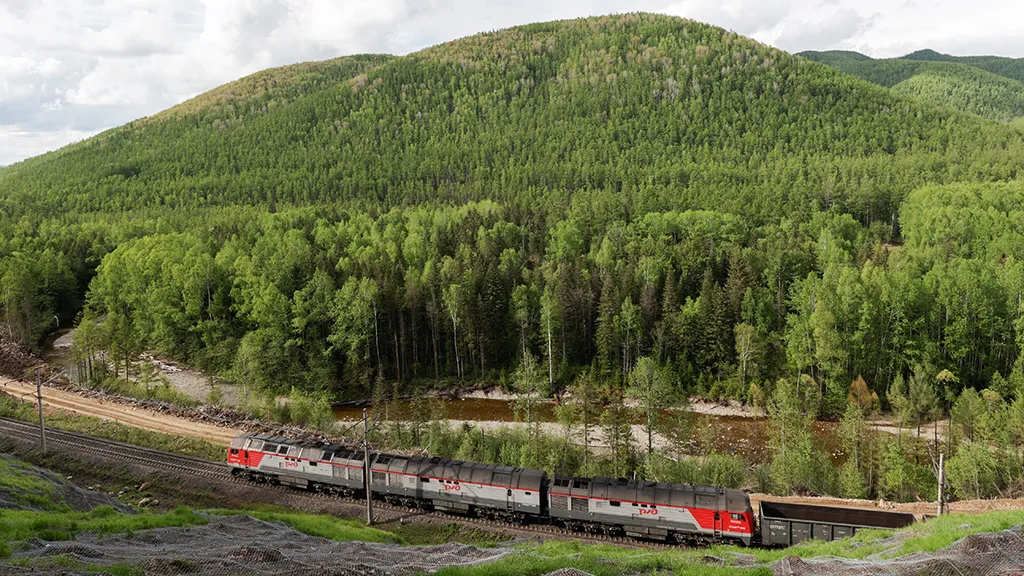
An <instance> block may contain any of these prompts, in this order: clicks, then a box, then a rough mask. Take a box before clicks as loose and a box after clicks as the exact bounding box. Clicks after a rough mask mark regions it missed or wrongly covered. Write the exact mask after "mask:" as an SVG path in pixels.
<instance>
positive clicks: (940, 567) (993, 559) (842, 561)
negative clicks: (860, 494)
mask: <svg viewBox="0 0 1024 576" xmlns="http://www.w3.org/2000/svg"><path fill="white" fill-rule="evenodd" d="M896 536H899V534H897V535H896ZM891 555H892V554H891V553H886V552H882V553H880V554H876V555H874V556H869V557H867V558H866V559H864V560H850V559H848V558H836V557H818V558H807V559H801V558H798V557H795V556H791V557H788V558H784V559H782V560H779V561H778V562H776V563H775V564H773V565H772V569H773V570H774V571H775V574H779V575H794V576H818V575H820V576H853V575H861V574H865V575H866V574H871V575H876V574H877V575H895V576H904V575H906V576H910V575H917V574H929V575H935V576H965V575H967V574H986V575H988V574H1006V575H1010V574H1014V575H1020V574H1024V524H1021V525H1019V526H1016V527H1014V528H1011V529H1009V530H1004V531H1002V532H995V533H991V534H973V535H970V536H965V537H964V538H962V539H960V540H958V541H957V542H955V543H953V544H951V545H950V546H947V547H946V548H943V549H941V550H938V551H936V552H915V553H913V554H908V555H906V556H900V557H899V558H892V559H890V558H889V556H891Z"/></svg>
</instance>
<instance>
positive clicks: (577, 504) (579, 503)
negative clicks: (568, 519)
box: [572, 498, 588, 512]
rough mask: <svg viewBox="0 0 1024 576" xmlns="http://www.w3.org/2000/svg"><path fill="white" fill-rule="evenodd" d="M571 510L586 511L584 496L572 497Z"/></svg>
mask: <svg viewBox="0 0 1024 576" xmlns="http://www.w3.org/2000/svg"><path fill="white" fill-rule="evenodd" d="M572 511H573V512H587V511H588V507H587V499H586V498H573V499H572Z"/></svg>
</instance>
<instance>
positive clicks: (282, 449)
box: [277, 446, 288, 454]
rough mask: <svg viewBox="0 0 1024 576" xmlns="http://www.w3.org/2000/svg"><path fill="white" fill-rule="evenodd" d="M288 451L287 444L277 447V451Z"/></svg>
mask: <svg viewBox="0 0 1024 576" xmlns="http://www.w3.org/2000/svg"><path fill="white" fill-rule="evenodd" d="M287 452H288V447H287V446H281V447H280V448H278V449H277V453H278V454H285V453H287Z"/></svg>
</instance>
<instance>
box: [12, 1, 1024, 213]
mask: <svg viewBox="0 0 1024 576" xmlns="http://www.w3.org/2000/svg"><path fill="white" fill-rule="evenodd" d="M312 74H317V72H313V73H312ZM296 85H298V84H296ZM318 86H323V88H322V89H315V90H311V91H308V92H305V93H302V94H301V95H300V96H298V97H297V98H295V99H294V100H291V101H286V102H283V103H281V104H280V105H277V106H274V107H273V108H271V107H270V106H269V105H268V104H269V103H268V102H265V101H264V98H257V99H255V100H251V101H250V102H251V103H250V104H248V105H241V104H232V105H225V106H212V107H208V108H203V109H202V110H203V111H202V112H200V113H196V114H185V115H184V116H180V117H179V113H180V112H178V113H172V114H168V115H165V116H163V117H159V118H157V119H153V120H145V121H141V122H135V123H132V124H129V125H127V126H125V127H123V128H120V129H116V130H112V131H109V132H107V133H105V134H103V135H101V136H100V137H97V138H95V139H92V140H90V141H87V142H85V143H82V144H80V145H78V146H76V147H73V148H72V149H69V150H67V151H66V152H64V153H57V154H55V155H53V158H52V159H49V158H48V159H47V161H45V162H37V163H35V164H34V169H33V170H27V169H26V170H19V171H18V174H17V176H15V177H11V178H8V179H5V180H4V185H5V186H6V188H7V190H8V192H7V194H5V198H6V200H7V202H8V206H9V209H10V210H12V211H18V210H20V209H22V208H21V207H25V206H33V205H35V206H40V207H43V206H56V207H60V208H61V209H72V210H78V211H83V210H84V211H90V210H108V211H109V210H123V209H133V208H144V207H152V206H160V205H165V204H172V205H177V206H181V205H195V204H202V205H211V204H212V205H226V204H233V203H247V204H248V203H256V204H263V203H268V202H275V203H277V202H284V203H288V204H306V203H320V202H333V201H348V200H354V199H359V200H367V201H381V200H383V201H386V202H388V203H392V204H393V203H407V202H419V201H423V200H434V199H454V198H462V199H464V198H477V199H483V198H492V199H497V198H509V197H510V195H514V194H517V193H518V192H519V191H520V190H526V189H534V188H535V189H544V190H565V191H572V190H575V189H580V188H591V189H603V188H612V189H615V190H632V191H634V192H633V193H632V194H633V195H636V194H639V198H652V201H656V202H662V201H663V199H665V198H669V197H671V198H674V199H675V200H673V202H671V205H673V206H678V207H688V208H702V207H715V208H725V209H728V210H734V211H746V212H749V213H751V214H758V215H765V214H766V212H773V211H774V212H775V214H781V213H784V212H785V211H788V210H790V209H792V208H793V207H795V206H808V205H814V204H818V203H820V202H822V201H823V200H822V197H821V192H820V191H821V190H822V189H823V187H824V184H823V182H824V180H825V177H826V174H829V173H831V174H833V175H838V177H837V178H836V177H835V176H832V178H833V179H834V180H836V182H835V185H834V186H835V191H834V192H832V193H830V196H831V197H830V198H829V199H828V200H827V201H828V202H834V201H837V200H839V201H841V199H842V198H843V197H845V196H847V195H857V196H860V197H859V198H857V199H856V202H857V203H859V204H861V205H862V206H865V207H864V208H861V210H867V208H866V206H867V205H870V204H872V203H883V204H885V203H889V204H891V203H892V201H893V200H897V199H898V198H900V197H902V196H903V195H905V194H906V193H907V192H908V191H909V190H910V189H911V188H913V187H914V186H915V185H917V184H919V183H921V182H924V181H928V180H939V181H941V180H944V179H946V178H947V177H948V175H949V173H948V172H947V170H946V169H940V170H939V171H938V172H934V171H932V169H931V168H925V169H924V170H923V171H922V168H921V167H920V166H918V163H919V162H922V161H923V158H924V157H925V156H926V155H928V154H935V155H938V156H940V157H946V156H950V157H952V158H953V160H952V161H951V163H950V164H948V165H947V166H948V167H952V166H955V165H957V164H959V163H960V162H963V164H964V165H969V164H974V163H975V162H974V159H976V158H978V156H979V155H987V154H996V155H1001V154H1003V153H1004V151H1005V150H1006V149H1007V147H1010V146H1016V145H1017V142H1016V140H1015V139H1012V138H1009V137H1008V136H1007V135H1006V134H1003V133H997V132H990V129H989V128H987V127H983V126H982V125H980V124H978V123H976V122H973V121H971V120H970V119H966V118H959V117H956V116H952V115H950V114H948V113H942V112H933V111H929V110H926V109H924V108H921V107H916V106H914V105H912V104H907V103H902V102H900V101H899V100H896V99H893V98H891V97H890V96H889V95H888V94H887V93H886V92H885V91H883V90H879V89H876V88H873V87H871V86H868V85H865V84H861V83H858V82H855V81H851V80H850V79H848V78H845V77H843V76H841V75H839V74H836V73H835V72H833V71H831V70H830V69H828V68H825V67H822V66H819V65H814V64H810V63H808V62H807V61H806V60H804V59H800V58H794V57H792V56H790V55H788V54H785V53H783V52H780V51H778V50H774V49H771V48H769V47H766V46H763V45H760V44H757V43H755V42H753V41H750V40H748V39H744V38H741V37H738V36H736V35H734V34H730V33H728V32H726V31H724V30H722V29H719V28H714V27H712V26H708V25H704V24H698V23H694V22H689V21H685V20H680V19H674V18H667V17H658V16H648V15H631V16H622V17H616V18H606V19H589V20H580V21H572V22H558V23H551V24H542V25H532V26H526V27H521V28H515V29H511V30H506V31H502V32H497V33H493V34H484V35H479V36H474V37H471V38H467V39H463V40H460V41H456V42H453V43H449V44H445V45H441V46H438V47H435V48H431V49H428V50H425V51H423V52H420V53H418V54H413V55H410V56H408V57H404V58H396V59H393V60H390V61H387V62H385V63H382V64H381V65H380V66H377V67H375V68H372V69H368V70H366V71H365V72H364V73H363V74H360V75H358V76H356V77H353V78H351V79H350V80H349V81H347V82H341V83H333V84H332V83H330V82H321V83H320V84H318ZM193 106H197V107H200V108H201V104H186V105H183V106H182V107H179V111H187V110H189V109H191V108H192V107H193ZM264 110H266V112H264ZM160 120H162V121H160ZM990 139H992V140H993V142H992V143H993V144H994V145H993V146H982V147H981V148H979V147H978V146H977V145H976V143H977V142H978V141H979V140H983V141H987V140H990ZM910 151H914V152H915V154H907V153H908V152H910ZM917 153H921V154H917ZM893 156H895V157H896V158H897V161H896V164H895V165H894V164H893V162H892V158H893ZM961 157H962V158H964V160H962V161H961V160H957V158H961ZM798 159H800V160H799V162H798V161H797V160H798ZM900 163H904V164H905V165H902V166H901V165H900ZM999 163H1002V161H1001V160H1000V161H999ZM804 164H806V165H809V166H811V167H812V168H811V169H810V170H806V169H805V168H804V167H803V165H804ZM932 165H933V166H934V163H932ZM798 172H806V175H805V176H804V178H806V183H805V182H800V183H799V184H796V185H793V180H794V177H795V175H796V174H797V173H798ZM865 178H868V179H871V180H875V181H891V185H887V186H886V187H885V190H874V191H872V192H870V193H868V195H867V196H863V193H864V189H863V187H862V186H861V185H860V184H856V183H857V182H863V181H864V179H865ZM634 198H636V196H634ZM655 199H656V200H655Z"/></svg>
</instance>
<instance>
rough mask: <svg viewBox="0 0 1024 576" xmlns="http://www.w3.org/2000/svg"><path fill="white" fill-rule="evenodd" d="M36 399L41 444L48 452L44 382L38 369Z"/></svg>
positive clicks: (44, 451)
mask: <svg viewBox="0 0 1024 576" xmlns="http://www.w3.org/2000/svg"><path fill="white" fill-rule="evenodd" d="M36 399H37V400H38V401H39V446H40V448H41V449H42V451H43V454H46V427H45V426H43V383H42V379H41V378H40V376H39V371H38V370H37V371H36Z"/></svg>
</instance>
